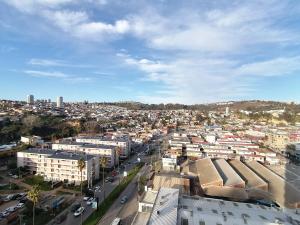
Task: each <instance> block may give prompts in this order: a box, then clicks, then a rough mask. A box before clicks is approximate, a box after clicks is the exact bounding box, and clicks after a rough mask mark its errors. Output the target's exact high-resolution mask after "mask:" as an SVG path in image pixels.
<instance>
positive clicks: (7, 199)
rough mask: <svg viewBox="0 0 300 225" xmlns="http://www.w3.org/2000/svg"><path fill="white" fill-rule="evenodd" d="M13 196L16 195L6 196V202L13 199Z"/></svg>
mask: <svg viewBox="0 0 300 225" xmlns="http://www.w3.org/2000/svg"><path fill="white" fill-rule="evenodd" d="M13 197H14V195H7V196H6V197H5V198H4V201H5V202H8V201H10V200H12V199H13Z"/></svg>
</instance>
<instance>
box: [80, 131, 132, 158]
mask: <svg viewBox="0 0 300 225" xmlns="http://www.w3.org/2000/svg"><path fill="white" fill-rule="evenodd" d="M76 142H78V143H90V144H96V145H111V146H118V147H119V148H120V150H121V152H120V158H128V156H129V155H130V150H131V140H130V138H129V137H128V136H122V137H115V136H112V137H77V138H76Z"/></svg>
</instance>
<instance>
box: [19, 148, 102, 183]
mask: <svg viewBox="0 0 300 225" xmlns="http://www.w3.org/2000/svg"><path fill="white" fill-rule="evenodd" d="M80 159H83V160H84V161H85V167H84V169H83V171H82V180H83V181H92V180H93V179H98V178H99V160H98V159H97V157H95V156H92V155H84V154H74V153H71V152H60V151H54V150H50V149H37V148H31V149H28V150H26V151H22V152H18V153H17V165H18V167H28V168H29V170H30V171H31V173H32V174H37V175H41V176H43V177H44V179H45V180H46V181H63V182H65V183H75V184H80V182H81V171H80V169H79V167H78V161H79V160H80Z"/></svg>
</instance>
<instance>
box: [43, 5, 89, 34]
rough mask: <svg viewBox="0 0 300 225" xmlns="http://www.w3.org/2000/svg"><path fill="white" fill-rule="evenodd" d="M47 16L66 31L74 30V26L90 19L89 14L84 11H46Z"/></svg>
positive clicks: (44, 14)
mask: <svg viewBox="0 0 300 225" xmlns="http://www.w3.org/2000/svg"><path fill="white" fill-rule="evenodd" d="M43 16H45V17H46V18H47V19H48V20H49V21H51V22H53V23H54V24H55V25H56V26H58V27H59V28H61V29H62V30H64V31H69V32H72V30H73V28H76V26H78V25H80V24H82V23H85V22H87V21H88V20H89V18H88V15H87V14H86V12H84V11H69V10H62V11H50V10H47V11H44V13H43Z"/></svg>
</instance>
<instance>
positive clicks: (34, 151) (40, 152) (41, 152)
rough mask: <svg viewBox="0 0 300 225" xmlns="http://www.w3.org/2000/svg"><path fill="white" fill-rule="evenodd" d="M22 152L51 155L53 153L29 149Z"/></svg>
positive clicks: (41, 149)
mask: <svg viewBox="0 0 300 225" xmlns="http://www.w3.org/2000/svg"><path fill="white" fill-rule="evenodd" d="M23 152H26V153H35V154H45V155H51V154H53V153H55V150H52V149H48V148H29V149H27V150H25V151H23Z"/></svg>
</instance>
